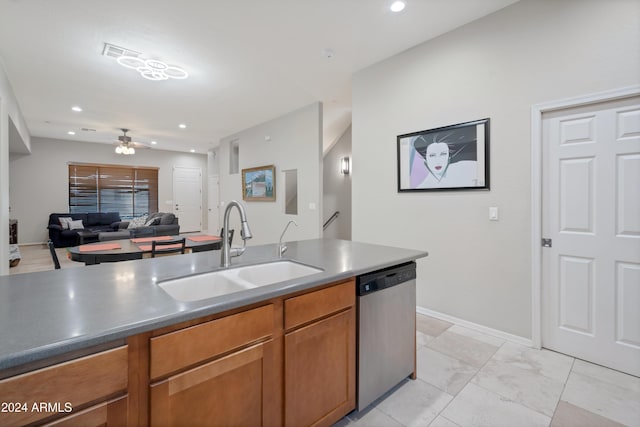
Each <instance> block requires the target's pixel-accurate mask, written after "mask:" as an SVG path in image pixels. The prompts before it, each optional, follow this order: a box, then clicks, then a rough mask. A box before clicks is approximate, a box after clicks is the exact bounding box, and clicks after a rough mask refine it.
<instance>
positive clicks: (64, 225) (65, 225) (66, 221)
mask: <svg viewBox="0 0 640 427" xmlns="http://www.w3.org/2000/svg"><path fill="white" fill-rule="evenodd" d="M58 221H59V222H60V227H62V229H63V230H68V229H69V223H70V222H71V221H73V218H71V217H70V216H69V217H67V216H65V217H60V218H58Z"/></svg>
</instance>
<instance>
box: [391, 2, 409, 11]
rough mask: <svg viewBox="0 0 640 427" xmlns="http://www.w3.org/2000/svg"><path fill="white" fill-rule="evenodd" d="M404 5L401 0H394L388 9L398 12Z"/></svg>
mask: <svg viewBox="0 0 640 427" xmlns="http://www.w3.org/2000/svg"><path fill="white" fill-rule="evenodd" d="M404 6H405V4H404V2H403V1H394V2H393V4H392V5H391V7H390V9H391V11H392V12H400V11H402V10H403V9H404Z"/></svg>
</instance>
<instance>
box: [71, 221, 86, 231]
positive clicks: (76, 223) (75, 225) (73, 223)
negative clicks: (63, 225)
mask: <svg viewBox="0 0 640 427" xmlns="http://www.w3.org/2000/svg"><path fill="white" fill-rule="evenodd" d="M69 230H84V225H82V220H81V219H79V220H77V221H69Z"/></svg>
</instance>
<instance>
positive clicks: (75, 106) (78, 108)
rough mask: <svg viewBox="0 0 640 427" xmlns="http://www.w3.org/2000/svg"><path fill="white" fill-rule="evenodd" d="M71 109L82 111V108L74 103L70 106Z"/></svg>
mask: <svg viewBox="0 0 640 427" xmlns="http://www.w3.org/2000/svg"><path fill="white" fill-rule="evenodd" d="M71 109H72V110H73V111H75V112H76V113H81V112H82V108H80V107H78V106H77V105H74V106H73V107H71Z"/></svg>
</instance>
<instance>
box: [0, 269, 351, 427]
mask: <svg viewBox="0 0 640 427" xmlns="http://www.w3.org/2000/svg"><path fill="white" fill-rule="evenodd" d="M316 289H317V288H316ZM355 322H356V320H355V284H354V281H353V280H349V281H342V282H339V283H336V284H328V285H325V286H324V287H322V289H319V290H312V291H306V292H298V293H295V294H291V295H287V296H280V297H276V298H273V299H271V300H269V301H265V302H261V303H257V304H254V305H252V306H247V307H244V308H238V309H235V310H233V311H229V312H227V313H219V314H214V315H210V316H207V317H204V318H200V319H195V320H190V321H187V322H184V323H181V324H176V325H172V326H168V327H166V328H163V329H160V330H156V331H150V332H145V333H141V334H138V335H134V336H131V337H129V338H128V339H127V341H126V345H121V346H119V347H116V348H113V349H110V350H106V351H100V350H103V349H104V348H105V347H102V348H100V349H98V348H96V349H95V351H96V353H95V354H91V355H89V356H85V357H80V358H77V355H76V356H75V357H76V358H75V359H73V360H70V361H68V362H64V363H55V362H53V361H52V362H51V363H54V364H53V365H52V366H49V367H47V368H43V369H37V370H34V371H31V372H28V373H24V374H20V375H13V376H10V375H12V374H11V373H8V372H0V378H2V374H4V375H6V376H8V377H7V378H5V379H3V380H0V396H2V401H3V402H26V403H27V404H28V408H29V411H24V412H14V413H6V412H5V413H2V412H0V425H1V426H14V425H25V424H38V425H40V424H46V423H49V424H47V425H52V426H76V425H82V426H104V425H107V426H118V427H120V426H146V425H153V426H180V425H188V426H195V425H206V426H231V425H237V426H252V427H253V426H273V427H276V426H283V425H287V426H295V427H303V426H312V425H313V426H329V425H331V424H332V423H334V422H336V421H338V420H339V419H340V418H342V417H343V416H344V415H346V414H347V413H348V412H350V411H351V410H353V409H354V408H355V368H356V366H355V351H356V348H355V345H356V341H355V327H356V325H355ZM123 343H124V342H123ZM112 344H113V345H119V344H120V343H112ZM84 351H85V352H88V351H91V350H89V349H87V350H84ZM84 354H87V353H84ZM71 357H72V356H69V358H71ZM23 368H24V367H23ZM24 369H26V368H24ZM20 372H24V370H23V369H22V368H21V370H20ZM39 402H45V403H49V404H52V405H54V407H53V409H54V410H59V412H51V411H48V412H46V411H45V412H38V411H34V410H31V409H32V405H34V404H39ZM56 404H57V405H58V406H55V405H56ZM49 409H52V407H50V408H49Z"/></svg>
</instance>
